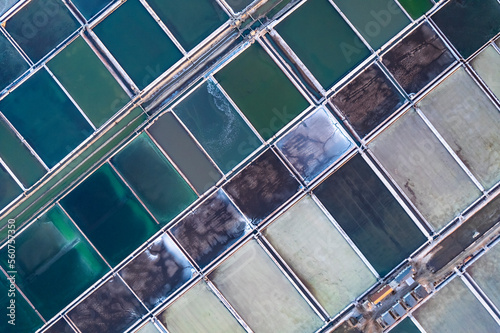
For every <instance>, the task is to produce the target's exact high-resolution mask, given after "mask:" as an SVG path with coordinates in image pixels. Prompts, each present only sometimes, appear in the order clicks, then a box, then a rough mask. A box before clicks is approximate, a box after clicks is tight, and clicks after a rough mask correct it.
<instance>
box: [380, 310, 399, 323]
mask: <svg viewBox="0 0 500 333" xmlns="http://www.w3.org/2000/svg"><path fill="white" fill-rule="evenodd" d="M380 318H382V320H383V321H384V322H385V323H386V324H387V326H391V325H392V324H394V323H395V322H396V320H395V319H394V318H393V317H392V315H391V314H390V313H389V311H387V312H385V313H384V314H383V315H382V316H381V317H380Z"/></svg>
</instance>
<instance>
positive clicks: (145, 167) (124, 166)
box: [111, 133, 197, 223]
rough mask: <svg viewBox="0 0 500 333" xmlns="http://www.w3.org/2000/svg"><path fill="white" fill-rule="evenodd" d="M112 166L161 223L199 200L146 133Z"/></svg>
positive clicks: (113, 161)
mask: <svg viewBox="0 0 500 333" xmlns="http://www.w3.org/2000/svg"><path fill="white" fill-rule="evenodd" d="M111 162H112V163H113V165H114V166H115V167H116V169H117V170H118V172H120V174H121V175H122V176H123V178H125V180H126V181H127V183H128V184H129V185H130V186H131V187H132V189H133V190H134V191H135V193H137V195H138V196H139V197H140V198H141V200H142V201H143V202H144V204H145V205H146V206H147V207H148V209H149V210H150V211H151V213H152V214H153V215H154V216H155V217H156V218H157V219H158V221H160V222H162V223H167V222H169V221H170V220H171V219H172V218H174V217H175V216H176V215H177V214H179V213H180V212H181V211H183V210H184V209H185V208H186V207H187V206H189V205H190V204H191V203H192V202H193V201H195V200H196V199H197V196H196V193H194V191H193V190H192V189H191V187H189V185H188V184H187V183H186V181H185V180H184V179H183V178H182V177H181V175H179V173H178V172H177V170H175V169H174V167H173V166H172V164H170V162H169V161H168V160H167V158H166V157H165V156H164V155H163V153H162V152H161V151H160V150H159V149H158V147H157V146H156V145H155V144H154V143H153V142H152V141H151V139H150V138H149V137H148V136H147V135H146V134H145V133H143V134H141V135H140V136H139V137H137V138H136V139H134V141H132V142H131V143H129V144H128V145H127V146H126V147H125V148H124V149H123V150H121V151H120V152H119V153H118V154H117V155H116V156H114V157H113V159H112V160H111Z"/></svg>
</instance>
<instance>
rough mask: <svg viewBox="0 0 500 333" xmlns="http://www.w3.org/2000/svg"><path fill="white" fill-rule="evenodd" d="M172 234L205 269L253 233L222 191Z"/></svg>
mask: <svg viewBox="0 0 500 333" xmlns="http://www.w3.org/2000/svg"><path fill="white" fill-rule="evenodd" d="M170 231H171V232H172V234H173V235H174V237H175V238H176V239H177V241H178V242H179V243H180V244H181V246H182V247H183V248H184V249H185V250H186V252H187V253H188V254H189V255H190V256H191V258H193V260H195V261H196V263H197V264H198V265H199V266H200V267H202V268H203V267H204V266H206V265H207V264H209V263H210V262H212V261H213V260H214V259H215V258H216V257H217V256H218V255H220V254H221V253H223V252H224V251H226V250H227V249H228V248H229V247H230V246H231V245H232V244H234V242H236V241H237V240H238V239H240V238H241V237H243V236H244V235H245V234H246V233H247V232H248V231H249V230H248V228H247V224H246V220H245V218H244V217H243V216H242V215H241V213H240V212H239V211H238V210H237V208H236V207H235V206H234V204H233V203H232V202H231V201H230V200H229V198H228V197H227V195H226V194H225V193H224V191H222V190H219V191H217V192H216V193H214V194H213V195H212V196H210V197H209V198H208V199H207V200H206V201H205V202H203V203H202V204H201V205H200V206H198V207H197V208H196V209H195V210H193V211H192V212H190V213H189V215H187V216H186V217H184V218H183V219H182V220H181V221H179V222H178V223H177V224H176V225H175V226H173V227H172V228H171V229H170Z"/></svg>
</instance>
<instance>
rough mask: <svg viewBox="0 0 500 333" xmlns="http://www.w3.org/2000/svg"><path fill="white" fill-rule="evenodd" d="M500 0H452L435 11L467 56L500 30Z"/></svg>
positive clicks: (440, 26) (459, 49)
mask: <svg viewBox="0 0 500 333" xmlns="http://www.w3.org/2000/svg"><path fill="white" fill-rule="evenodd" d="M499 17H500V3H498V1H497V0H467V1H463V0H460V1H459V0H452V1H450V2H448V3H447V4H446V5H445V6H444V7H443V8H441V9H440V10H439V11H438V12H436V13H434V15H432V20H433V21H434V22H436V24H437V25H438V27H439V29H441V30H442V31H443V32H444V34H445V35H446V37H448V39H449V40H450V41H451V42H452V43H453V45H454V46H455V47H456V48H457V50H458V52H460V54H461V55H462V56H463V57H464V58H468V57H469V56H470V55H471V54H472V53H474V52H476V50H477V49H479V48H480V47H481V46H483V44H484V43H486V42H487V41H488V40H489V39H490V38H492V37H494V36H495V35H496V34H497V33H498V32H499V31H500V19H499Z"/></svg>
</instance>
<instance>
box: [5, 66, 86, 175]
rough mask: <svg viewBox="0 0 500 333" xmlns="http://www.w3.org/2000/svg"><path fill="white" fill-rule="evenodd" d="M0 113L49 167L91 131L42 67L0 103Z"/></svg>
mask: <svg viewBox="0 0 500 333" xmlns="http://www.w3.org/2000/svg"><path fill="white" fill-rule="evenodd" d="M0 111H2V113H3V114H4V115H5V116H6V117H7V119H9V121H10V122H11V124H12V125H14V127H15V128H16V129H17V130H18V131H19V133H20V134H21V135H22V136H23V137H24V138H25V139H26V141H27V142H28V143H29V144H30V146H31V147H33V149H34V150H35V151H36V152H37V153H38V155H39V156H40V157H41V158H42V160H43V161H44V162H45V164H47V166H48V167H49V168H51V167H53V166H54V165H56V164H57V163H58V162H59V161H60V160H61V159H62V158H63V157H65V156H66V155H67V154H68V153H69V152H71V151H72V150H73V149H75V148H76V147H77V146H78V145H79V144H80V143H82V141H84V140H85V139H86V138H87V137H88V136H89V135H90V134H91V133H92V131H93V129H92V127H91V126H90V124H89V123H88V122H87V120H85V118H84V117H83V116H82V114H81V113H80V112H79V111H78V109H77V108H76V107H75V105H74V104H73V103H72V102H71V100H70V99H69V98H68V97H67V96H66V94H65V93H64V92H63V91H62V90H61V88H59V86H58V85H57V83H56V82H55V81H54V80H53V79H52V77H50V75H49V74H48V73H47V71H45V70H44V69H43V68H42V69H40V70H39V71H38V72H37V73H35V74H34V75H33V76H32V77H30V78H29V79H28V80H27V81H25V82H24V83H23V84H22V85H21V86H19V87H18V88H17V89H15V90H14V91H13V92H12V93H10V94H9V95H7V97H6V98H4V99H3V100H1V101H0Z"/></svg>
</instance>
